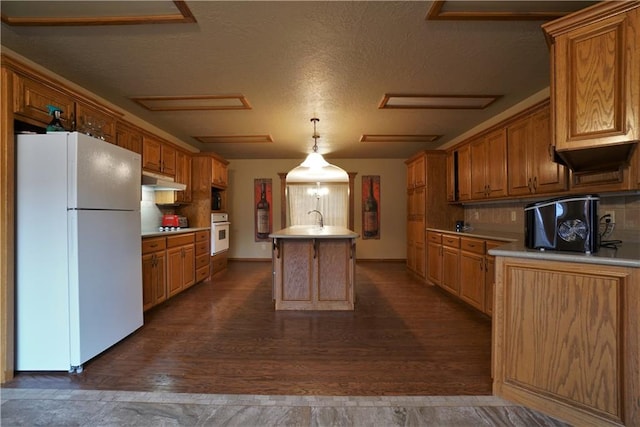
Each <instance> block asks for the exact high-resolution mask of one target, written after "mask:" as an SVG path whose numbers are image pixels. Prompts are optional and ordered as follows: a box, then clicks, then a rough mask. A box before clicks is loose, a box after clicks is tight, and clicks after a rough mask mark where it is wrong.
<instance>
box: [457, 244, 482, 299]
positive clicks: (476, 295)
mask: <svg viewBox="0 0 640 427" xmlns="http://www.w3.org/2000/svg"><path fill="white" fill-rule="evenodd" d="M484 274H485V271H484V255H480V254H478V253H474V252H467V251H465V250H462V251H460V298H461V299H462V300H463V301H465V302H467V303H469V304H470V305H471V306H473V307H475V308H477V309H478V310H481V311H484V300H485V295H484V292H485V286H484Z"/></svg>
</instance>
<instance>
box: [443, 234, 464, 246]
mask: <svg viewBox="0 0 640 427" xmlns="http://www.w3.org/2000/svg"><path fill="white" fill-rule="evenodd" d="M442 244H443V245H444V246H449V247H450V248H459V247H460V238H459V237H457V236H450V235H448V234H444V235H443V236H442Z"/></svg>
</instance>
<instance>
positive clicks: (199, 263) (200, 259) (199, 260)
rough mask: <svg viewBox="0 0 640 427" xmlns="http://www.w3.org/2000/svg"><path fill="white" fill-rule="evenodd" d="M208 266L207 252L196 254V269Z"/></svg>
mask: <svg viewBox="0 0 640 427" xmlns="http://www.w3.org/2000/svg"><path fill="white" fill-rule="evenodd" d="M205 266H207V267H208V266H209V254H204V255H198V256H197V257H196V269H198V268H202V267H205Z"/></svg>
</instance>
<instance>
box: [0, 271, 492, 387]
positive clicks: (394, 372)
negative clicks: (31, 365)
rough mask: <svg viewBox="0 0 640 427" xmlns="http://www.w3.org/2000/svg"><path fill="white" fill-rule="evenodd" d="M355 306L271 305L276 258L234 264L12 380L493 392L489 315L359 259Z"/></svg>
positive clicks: (58, 384)
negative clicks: (52, 368)
mask: <svg viewBox="0 0 640 427" xmlns="http://www.w3.org/2000/svg"><path fill="white" fill-rule="evenodd" d="M356 271H357V274H356V278H357V279H356V280H357V281H356V294H357V300H356V309H355V311H353V312H275V311H274V309H273V303H272V300H271V264H270V263H267V262H230V264H229V268H228V269H227V270H226V271H224V272H222V273H219V274H218V275H216V276H215V277H214V278H213V281H211V282H203V283H200V284H198V285H196V286H194V287H192V288H191V289H189V290H187V291H185V292H183V293H182V294H179V295H178V296H176V297H174V298H173V299H171V300H169V301H167V302H166V303H164V304H162V305H160V306H158V307H155V308H153V309H152V310H150V311H149V312H147V313H146V314H145V325H144V326H143V327H142V328H140V329H139V330H138V331H136V332H135V333H133V334H132V335H131V336H129V337H127V338H126V339H125V340H123V341H121V342H120V343H118V344H117V345H115V346H114V347H112V348H111V349H109V350H107V351H106V352H104V353H103V354H101V355H99V356H97V357H96V358H94V359H92V360H91V361H89V362H87V363H86V364H85V366H84V372H83V373H82V374H78V375H71V374H67V373H61V372H56V373H45V372H39V373H33V372H19V373H17V374H16V377H15V378H14V379H13V380H12V381H10V382H8V383H7V384H5V385H3V387H8V388H59V389H95V390H125V391H169V392H188V393H215V394H279V395H350V396H375V395H407V396H409V395H423V396H424V395H434V396H435V395H490V394H491V379H490V352H491V350H490V341H491V321H490V319H489V318H488V317H486V316H484V315H483V314H481V313H479V312H477V311H475V310H474V309H472V308H470V307H468V306H466V305H465V304H463V303H461V302H459V301H457V300H455V299H454V298H452V297H449V296H448V295H447V294H446V293H445V292H444V291H442V290H441V289H439V288H437V287H434V286H427V285H425V284H423V283H420V282H419V281H417V280H415V279H414V278H413V277H412V276H411V275H410V274H409V273H407V271H406V269H405V266H404V264H402V263H388V262H387V263H374V262H363V263H359V264H358V266H357V269H356Z"/></svg>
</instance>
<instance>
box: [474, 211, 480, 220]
mask: <svg viewBox="0 0 640 427" xmlns="http://www.w3.org/2000/svg"><path fill="white" fill-rule="evenodd" d="M479 218H480V214H479V213H478V211H474V212H473V219H475V220H477V219H479Z"/></svg>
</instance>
